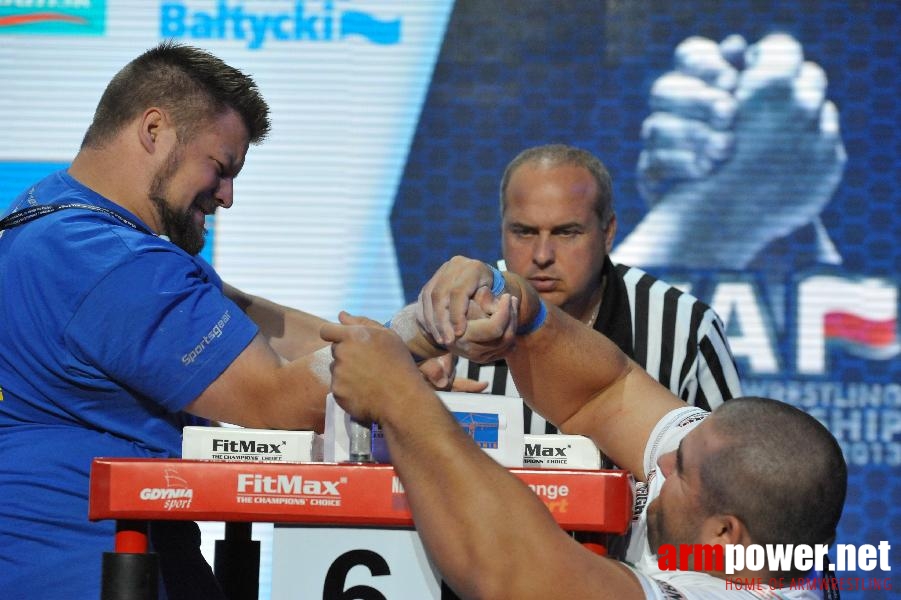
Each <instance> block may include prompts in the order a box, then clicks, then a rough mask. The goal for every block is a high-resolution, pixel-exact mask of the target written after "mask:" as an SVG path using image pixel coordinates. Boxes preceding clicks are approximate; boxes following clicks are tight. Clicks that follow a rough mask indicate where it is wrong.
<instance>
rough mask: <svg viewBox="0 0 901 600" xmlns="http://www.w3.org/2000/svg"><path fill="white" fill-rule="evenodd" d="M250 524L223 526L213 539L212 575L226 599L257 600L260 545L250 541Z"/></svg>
mask: <svg viewBox="0 0 901 600" xmlns="http://www.w3.org/2000/svg"><path fill="white" fill-rule="evenodd" d="M251 525H252V524H251V523H226V524H225V539H224V540H216V558H215V564H214V566H213V572H214V573H215V574H216V579H218V580H219V585H220V586H222V591H223V592H225V597H226V598H228V599H229V600H257V598H259V593H260V542H258V541H255V540H252V539H250V533H251Z"/></svg>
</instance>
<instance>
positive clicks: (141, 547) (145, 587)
mask: <svg viewBox="0 0 901 600" xmlns="http://www.w3.org/2000/svg"><path fill="white" fill-rule="evenodd" d="M101 569H102V570H101V577H102V579H101V589H100V600H158V598H159V572H160V564H159V556H157V555H156V554H155V553H153V552H147V523H146V522H142V521H117V522H116V552H104V553H103V565H102V568H101Z"/></svg>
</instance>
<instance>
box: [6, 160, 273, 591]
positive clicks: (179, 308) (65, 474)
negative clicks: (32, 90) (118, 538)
mask: <svg viewBox="0 0 901 600" xmlns="http://www.w3.org/2000/svg"><path fill="white" fill-rule="evenodd" d="M59 202H78V203H84V204H91V205H95V206H98V207H102V208H105V209H108V210H111V211H114V212H116V213H118V214H120V215H122V216H123V217H125V218H126V219H127V220H128V221H131V222H133V223H134V224H135V225H137V228H132V227H129V226H128V225H127V224H125V223H123V222H122V221H120V220H118V219H116V218H115V217H114V216H111V215H108V214H104V213H99V212H94V211H91V210H85V209H79V208H73V209H66V210H60V211H57V212H54V213H52V214H49V215H46V216H43V217H41V218H38V219H36V220H34V221H31V222H29V223H26V224H24V225H21V226H18V227H15V228H12V229H8V230H6V231H3V232H2V233H0V501H2V505H0V598H4V599H9V598H42V599H46V598H61V599H62V598H65V599H66V600H70V599H72V598H97V597H99V594H100V565H101V559H102V554H103V552H108V551H112V550H113V543H114V539H113V538H114V525H115V524H114V523H113V522H109V521H105V522H98V523H92V522H90V521H88V517H87V515H88V478H89V473H90V467H91V461H92V459H93V458H94V457H98V456H106V457H177V456H179V455H180V453H181V431H182V427H184V426H185V425H191V424H205V421H203V420H201V419H197V418H195V417H192V416H190V415H188V414H186V413H183V412H181V411H182V410H183V409H184V408H185V406H187V405H188V404H189V403H190V402H192V401H193V400H194V399H196V398H197V397H198V396H199V395H200V394H201V392H203V390H204V389H206V388H207V386H209V385H210V383H212V382H213V381H214V380H215V379H216V378H217V377H218V376H219V375H220V374H221V373H222V372H223V371H224V370H225V369H226V367H228V365H229V364H230V363H231V362H232V361H233V360H234V359H235V358H236V357H237V356H238V355H239V354H240V353H241V351H242V350H243V349H244V348H245V347H246V346H247V345H248V343H249V342H250V341H251V339H252V338H253V337H254V335H255V334H256V332H257V327H256V325H255V324H254V323H253V322H252V321H250V319H249V318H248V317H247V316H246V315H245V314H244V313H243V312H241V310H240V309H239V308H238V307H237V306H236V305H235V304H234V303H233V302H231V301H230V300H228V299H227V298H226V297H225V296H224V295H223V293H222V281H221V279H220V278H219V277H218V275H217V274H216V273H215V271H213V269H212V267H211V266H210V265H209V264H207V263H206V262H205V261H203V260H202V259H200V258H198V257H194V256H190V255H189V254H187V253H186V252H184V251H183V250H181V249H180V248H178V247H177V246H175V245H174V244H172V243H170V242H169V241H167V240H165V239H163V238H160V237H157V236H156V235H154V234H153V233H152V232H150V230H149V229H147V228H146V226H145V225H144V224H143V223H142V222H141V221H140V219H138V218H137V217H136V216H135V215H133V214H131V213H129V212H128V211H126V210H125V209H123V208H122V207H121V206H119V205H117V204H114V203H112V202H110V201H108V200H106V199H105V198H103V197H101V196H100V195H98V194H96V193H94V192H92V191H91V190H89V189H88V188H86V187H84V186H82V185H81V184H79V183H78V182H77V181H75V180H74V179H73V178H72V177H70V176H69V175H68V174H67V173H66V172H65V171H59V172H57V173H54V174H53V175H50V176H49V177H47V178H46V179H44V180H42V181H41V182H39V183H37V184H36V185H34V186H33V187H32V188H30V189H29V190H27V191H26V192H24V193H23V194H22V195H21V196H19V198H17V199H16V201H15V202H14V203H13V206H12V210H18V209H21V208H24V207H26V206H28V205H33V204H54V203H59Z"/></svg>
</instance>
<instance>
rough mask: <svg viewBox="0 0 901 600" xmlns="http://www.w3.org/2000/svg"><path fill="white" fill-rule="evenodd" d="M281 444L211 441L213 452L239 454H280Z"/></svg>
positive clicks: (247, 441) (252, 441)
mask: <svg viewBox="0 0 901 600" xmlns="http://www.w3.org/2000/svg"><path fill="white" fill-rule="evenodd" d="M286 443H287V442H282V443H281V444H267V443H265V442H257V441H256V440H218V439H217V440H213V452H239V453H241V454H281V453H282V446H284V445H285V444H286Z"/></svg>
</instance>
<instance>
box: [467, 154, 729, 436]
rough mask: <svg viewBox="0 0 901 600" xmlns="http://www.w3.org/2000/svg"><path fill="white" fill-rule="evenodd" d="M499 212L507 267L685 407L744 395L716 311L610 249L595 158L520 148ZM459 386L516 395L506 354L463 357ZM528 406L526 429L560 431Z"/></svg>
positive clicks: (602, 178) (612, 218)
mask: <svg viewBox="0 0 901 600" xmlns="http://www.w3.org/2000/svg"><path fill="white" fill-rule="evenodd" d="M500 213H501V224H502V246H503V255H504V262H505V263H506V268H507V269H509V270H510V271H513V272H514V273H517V274H518V275H520V276H522V277H524V278H525V279H526V280H528V281H529V283H531V284H532V286H533V287H534V288H535V289H536V290H537V291H538V293H539V294H540V295H541V297H542V298H543V299H544V301H545V302H550V303H552V304H555V305H556V306H559V307H560V308H562V309H563V310H565V311H566V312H567V313H569V314H570V315H571V316H573V317H575V318H576V319H580V320H581V321H582V322H583V323H586V324H587V325H589V326H591V327H593V328H594V329H596V330H597V331H600V332H601V333H603V334H604V335H606V336H607V337H608V338H610V339H611V340H613V342H615V343H616V345H617V346H619V347H620V349H622V350H623V352H625V353H626V354H627V355H629V356H630V357H631V358H632V359H633V360H635V362H637V363H638V364H639V365H641V366H642V367H644V369H645V370H646V371H647V372H648V373H649V374H650V375H651V376H652V377H654V378H655V379H656V380H657V381H659V382H660V383H661V384H663V385H664V386H665V387H668V388H669V389H670V390H671V391H672V392H673V393H674V394H675V395H677V396H679V397H680V398H682V399H683V400H684V401H685V402H687V403H688V404H691V405H694V406H698V407H701V408H704V409H706V410H713V409H715V408H716V407H717V406H719V405H720V404H722V403H723V402H724V401H726V400H728V399H730V398H733V397H735V396H738V395H740V393H741V388H740V384H739V380H738V373H737V371H736V368H735V362H734V360H733V358H732V353H731V351H730V350H729V344H728V341H727V340H726V336H725V334H724V333H723V325H722V322H721V321H720V319H719V317H718V316H717V315H716V313H715V312H714V311H713V309H711V308H710V307H709V306H707V305H706V304H704V303H702V302H701V301H700V300H698V299H697V298H695V297H693V296H691V295H690V294H687V293H684V292H682V291H680V290H679V289H677V288H675V287H673V286H671V285H669V284H668V283H666V282H664V281H661V280H659V279H656V278H654V277H652V276H651V275H649V274H647V273H645V272H644V271H642V270H640V269H637V268H634V267H628V266H625V265H614V264H613V263H612V262H611V260H610V258H609V257H608V256H607V254H608V253H609V252H610V249H611V248H612V246H613V239H614V236H615V234H616V215H615V214H614V211H613V192H612V185H611V180H610V175H609V173H608V172H607V169H606V168H605V167H604V165H603V164H602V163H601V161H600V160H598V158H597V157H595V156H594V155H592V154H591V153H590V152H587V151H585V150H582V149H579V148H573V147H570V146H565V145H561V144H552V145H547V146H538V147H534V148H529V149H527V150H524V151H523V152H521V153H520V154H519V155H518V156H517V157H516V158H514V159H513V161H512V162H511V163H510V164H509V165H508V166H507V168H506V170H505V171H504V175H503V178H502V180H501V187H500ZM477 382H481V383H477ZM454 389H455V390H460V391H487V392H490V393H492V394H496V395H503V396H515V397H518V396H519V395H520V394H519V392H518V391H517V390H516V386H515V385H514V383H513V379H512V378H511V377H510V374H509V371H508V369H507V365H506V364H505V363H504V362H503V361H498V362H495V363H490V364H486V365H479V364H476V363H472V362H469V361H468V360H466V359H460V361H459V362H458V364H457V366H456V378H455V381H454ZM523 411H524V422H525V428H526V433H556V432H557V430H556V428H555V427H554V426H553V425H551V424H550V423H547V422H546V421H545V420H544V419H543V418H542V417H541V416H540V415H538V414H534V413H532V411H531V409H529V408H528V407H527V406H525V405H523Z"/></svg>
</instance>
